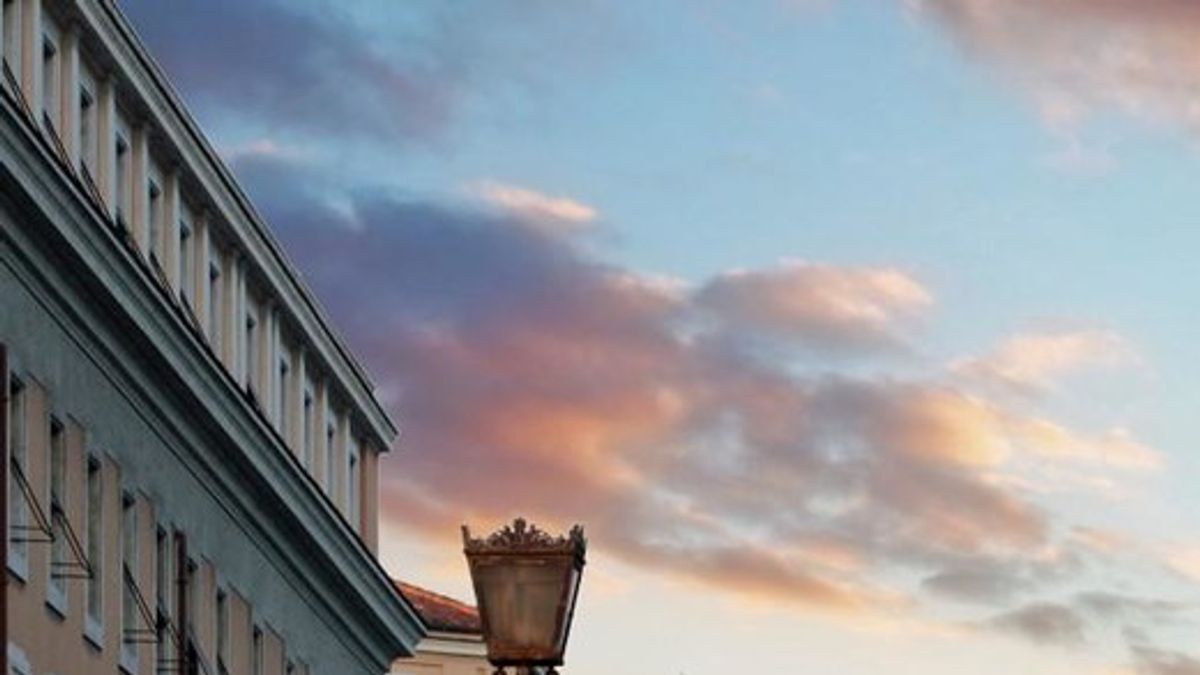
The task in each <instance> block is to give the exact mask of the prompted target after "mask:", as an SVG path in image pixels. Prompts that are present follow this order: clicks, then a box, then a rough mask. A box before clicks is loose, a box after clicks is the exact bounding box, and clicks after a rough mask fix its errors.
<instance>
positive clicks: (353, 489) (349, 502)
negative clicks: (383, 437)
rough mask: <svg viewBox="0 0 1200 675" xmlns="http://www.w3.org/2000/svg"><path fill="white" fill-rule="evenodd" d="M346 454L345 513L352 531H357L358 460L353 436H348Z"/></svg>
mask: <svg viewBox="0 0 1200 675" xmlns="http://www.w3.org/2000/svg"><path fill="white" fill-rule="evenodd" d="M346 455H347V457H349V461H348V462H347V465H346V466H347V474H348V475H347V476H346V479H347V480H346V485H347V490H346V513H347V514H349V516H350V524H351V526H353V527H354V531H355V532H357V531H358V529H359V526H358V501H359V497H358V489H359V476H358V469H359V462H358V440H356V439H355V438H354V437H353V436H351V437H350V447H349V448H347V452H346Z"/></svg>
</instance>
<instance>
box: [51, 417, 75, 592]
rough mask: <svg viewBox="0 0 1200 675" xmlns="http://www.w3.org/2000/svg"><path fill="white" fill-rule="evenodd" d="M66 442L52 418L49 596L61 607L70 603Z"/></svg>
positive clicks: (60, 429) (60, 425)
mask: <svg viewBox="0 0 1200 675" xmlns="http://www.w3.org/2000/svg"><path fill="white" fill-rule="evenodd" d="M66 480H67V444H66V432H65V429H64V428H63V424H62V422H60V421H58V420H57V419H55V418H53V417H51V418H50V524H51V528H52V531H53V533H54V540H53V541H52V542H51V543H50V575H49V583H48V584H47V587H46V599H47V600H48V601H49V602H50V603H51V604H52V605H54V606H55V607H57V608H58V609H59V610H60V611H61V610H63V609H65V607H66V604H67V594H66V567H67V566H68V565H70V564H71V563H70V561H69V560H68V559H67V556H68V552H69V551H68V548H67V533H66V528H64V527H63V525H64V522H65V519H66V517H67V484H66Z"/></svg>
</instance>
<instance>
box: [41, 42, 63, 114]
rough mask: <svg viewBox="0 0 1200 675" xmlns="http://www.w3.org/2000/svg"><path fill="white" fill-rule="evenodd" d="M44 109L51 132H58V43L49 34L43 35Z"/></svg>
mask: <svg viewBox="0 0 1200 675" xmlns="http://www.w3.org/2000/svg"><path fill="white" fill-rule="evenodd" d="M42 111H43V112H44V113H45V115H44V116H43V119H44V120H46V121H47V122H48V124H49V129H48V131H50V132H51V133H55V134H57V133H58V126H59V109H58V45H56V44H55V43H54V38H53V37H52V36H51V35H50V34H49V33H47V34H44V35H42Z"/></svg>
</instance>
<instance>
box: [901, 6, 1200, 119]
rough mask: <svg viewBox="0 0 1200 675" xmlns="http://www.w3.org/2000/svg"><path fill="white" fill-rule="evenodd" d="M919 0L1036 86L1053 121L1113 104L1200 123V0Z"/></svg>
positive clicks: (961, 40) (980, 51) (957, 35)
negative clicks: (1199, 64) (1198, 3)
mask: <svg viewBox="0 0 1200 675" xmlns="http://www.w3.org/2000/svg"><path fill="white" fill-rule="evenodd" d="M911 4H912V6H914V7H916V8H917V11H918V12H919V13H920V14H922V15H925V16H929V17H932V18H934V19H936V20H937V21H938V22H939V23H940V24H942V25H943V26H945V27H946V28H947V29H948V30H949V31H950V34H951V35H952V36H953V38H954V39H955V40H956V41H957V42H958V44H959V45H960V46H961V47H962V48H963V50H964V51H965V52H966V53H967V54H968V55H970V56H972V57H974V58H978V59H980V60H982V61H985V62H987V63H990V64H993V65H996V66H998V67H1000V68H1001V69H1002V72H1004V73H1005V74H1006V75H1007V76H1009V77H1010V78H1011V79H1012V80H1013V81H1014V82H1015V83H1016V84H1017V85H1018V86H1020V87H1021V88H1022V89H1024V90H1025V91H1026V92H1028V93H1029V95H1030V96H1031V97H1032V100H1033V101H1034V102H1035V104H1036V106H1037V109H1038V110H1039V111H1040V112H1041V114H1042V117H1043V120H1044V121H1045V123H1046V124H1047V126H1048V127H1050V128H1051V129H1055V130H1058V131H1066V130H1069V129H1071V128H1072V127H1074V126H1076V125H1078V124H1079V123H1081V122H1082V121H1083V120H1085V119H1086V118H1087V117H1088V116H1089V115H1091V114H1093V113H1094V112H1096V111H1098V110H1103V109H1110V110H1116V111H1119V112H1122V113H1125V114H1128V115H1131V116H1133V117H1136V118H1139V119H1142V120H1145V121H1149V122H1152V123H1162V122H1165V123H1173V124H1179V125H1182V126H1184V127H1185V128H1188V129H1191V130H1194V131H1200V68H1197V64H1198V63H1200V6H1198V5H1197V4H1196V3H1195V2H1192V1H1191V0H916V1H915V2H913V3H911ZM1068 138H1069V136H1068Z"/></svg>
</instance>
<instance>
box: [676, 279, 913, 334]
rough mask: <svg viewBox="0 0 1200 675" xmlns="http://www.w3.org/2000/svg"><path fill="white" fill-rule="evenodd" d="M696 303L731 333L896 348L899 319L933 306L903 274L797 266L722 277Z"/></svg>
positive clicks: (902, 321) (904, 319) (699, 295)
mask: <svg viewBox="0 0 1200 675" xmlns="http://www.w3.org/2000/svg"><path fill="white" fill-rule="evenodd" d="M696 300H697V303H698V304H699V305H700V306H701V307H703V308H705V309H707V310H710V311H712V312H714V313H715V314H717V315H719V316H720V317H721V318H722V319H724V320H725V321H727V322H729V323H730V324H731V325H733V326H735V327H736V330H740V331H747V330H757V331H763V332H766V333H769V334H774V335H776V336H779V337H782V338H784V339H787V340H793V341H796V342H797V343H800V344H808V345H813V344H816V345H821V346H825V347H841V348H855V347H863V346H879V345H889V344H891V345H895V344H900V343H902V342H903V340H902V338H901V336H900V331H901V329H902V328H903V327H904V323H905V321H906V320H910V319H912V318H914V317H915V316H917V315H919V314H920V313H921V312H923V311H924V310H925V309H926V308H928V307H929V306H930V305H931V304H932V303H933V297H932V295H931V294H930V292H929V291H928V290H927V289H926V288H925V287H924V286H922V285H921V283H920V282H919V281H918V280H917V279H915V278H914V277H913V276H912V275H911V274H909V273H907V272H905V271H903V270H899V269H895V268H888V267H866V266H864V267H838V266H834V265H825V264H817V263H809V262H803V261H785V262H783V263H781V264H780V265H778V266H775V267H771V268H765V269H752V270H746V269H741V270H734V271H730V272H726V273H724V274H722V275H720V276H718V277H716V278H714V279H712V280H710V281H709V282H708V283H707V284H705V285H704V287H703V288H701V289H700V292H699V294H698V295H697V298H696Z"/></svg>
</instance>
